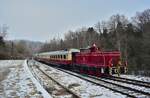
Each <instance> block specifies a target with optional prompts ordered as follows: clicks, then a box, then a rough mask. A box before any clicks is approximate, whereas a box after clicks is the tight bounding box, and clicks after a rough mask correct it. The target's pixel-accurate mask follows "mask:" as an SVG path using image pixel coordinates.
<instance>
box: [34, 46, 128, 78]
mask: <svg viewBox="0 0 150 98" xmlns="http://www.w3.org/2000/svg"><path fill="white" fill-rule="evenodd" d="M35 58H36V59H37V60H39V61H44V62H49V63H54V64H57V65H60V66H61V67H64V68H67V69H70V70H74V71H78V72H80V73H82V74H89V75H94V76H101V75H112V74H120V73H126V69H127V68H126V63H123V62H122V61H121V59H120V52H118V51H113V52H103V51H100V50H98V48H97V46H96V45H95V44H93V46H92V47H91V48H88V49H80V50H78V49H69V50H61V51H52V52H44V53H39V54H36V55H35Z"/></svg>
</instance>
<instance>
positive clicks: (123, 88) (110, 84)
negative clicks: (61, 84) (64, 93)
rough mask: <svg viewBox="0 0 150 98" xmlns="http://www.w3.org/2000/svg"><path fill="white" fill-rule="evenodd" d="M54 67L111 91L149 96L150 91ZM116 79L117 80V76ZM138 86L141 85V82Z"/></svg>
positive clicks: (136, 95) (136, 96)
mask: <svg viewBox="0 0 150 98" xmlns="http://www.w3.org/2000/svg"><path fill="white" fill-rule="evenodd" d="M46 64H47V63H46ZM49 65H50V64H49ZM55 68H56V69H58V70H60V71H63V72H65V73H68V74H71V75H73V76H76V77H78V78H81V79H83V80H86V81H88V82H91V83H93V84H96V85H99V86H102V87H105V88H108V89H110V90H112V91H115V92H118V93H121V94H123V95H127V96H128V97H133V98H139V97H140V98H141V97H142V98H150V93H149V92H144V91H142V90H138V89H134V88H132V87H128V86H123V85H120V84H117V83H113V82H110V81H106V80H104V79H103V78H98V77H94V76H89V75H84V76H83V75H80V74H78V73H74V72H71V71H68V70H64V69H61V68H58V67H55ZM107 79H108V78H107ZM112 79H115V77H114V78H112ZM117 79H118V80H119V78H117ZM117 79H116V81H117ZM120 81H121V80H120ZM128 82H129V81H128ZM126 83H127V82H126ZM132 84H133V83H132ZM134 85H136V83H134ZM140 86H142V84H141V85H140Z"/></svg>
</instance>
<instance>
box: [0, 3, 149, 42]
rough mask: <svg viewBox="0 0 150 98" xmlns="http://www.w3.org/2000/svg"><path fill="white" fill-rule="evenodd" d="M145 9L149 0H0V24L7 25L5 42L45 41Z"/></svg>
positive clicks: (130, 15) (129, 15)
mask: <svg viewBox="0 0 150 98" xmlns="http://www.w3.org/2000/svg"><path fill="white" fill-rule="evenodd" d="M148 8H150V0H0V25H2V24H7V25H8V26H9V30H8V35H7V39H27V40H34V41H46V40H47V41H48V40H50V39H52V38H53V37H58V36H60V37H63V35H64V33H65V32H67V31H68V30H76V29H78V28H80V27H82V26H86V27H88V26H93V25H94V24H95V23H97V22H98V21H101V20H108V19H109V17H110V16H111V15H113V14H117V13H119V14H124V15H126V16H127V17H132V16H134V15H135V13H136V12H137V11H139V12H141V11H143V10H145V9H148Z"/></svg>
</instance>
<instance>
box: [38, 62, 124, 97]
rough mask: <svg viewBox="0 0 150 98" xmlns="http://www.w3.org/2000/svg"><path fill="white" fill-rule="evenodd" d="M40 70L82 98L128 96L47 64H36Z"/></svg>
mask: <svg viewBox="0 0 150 98" xmlns="http://www.w3.org/2000/svg"><path fill="white" fill-rule="evenodd" d="M36 65H39V66H40V68H42V69H43V70H45V71H46V72H48V74H49V75H50V76H52V77H53V78H54V79H55V80H57V81H59V82H60V83H61V84H63V85H65V86H66V87H68V88H70V89H71V90H72V91H74V92H76V93H77V94H78V95H80V96H81V98H126V96H124V95H122V94H120V93H116V92H113V91H111V90H109V89H106V88H103V87H100V86H97V85H94V84H92V83H90V82H87V81H84V80H82V79H80V78H77V77H75V76H72V75H69V74H67V73H64V72H61V71H59V70H57V69H54V68H52V67H48V66H46V65H45V64H41V63H39V62H36Z"/></svg>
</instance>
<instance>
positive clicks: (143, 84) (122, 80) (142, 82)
mask: <svg viewBox="0 0 150 98" xmlns="http://www.w3.org/2000/svg"><path fill="white" fill-rule="evenodd" d="M103 78H105V79H109V80H114V81H119V82H123V83H128V84H133V85H136V86H137V85H138V86H142V87H145V88H149V89H150V82H144V81H139V80H133V79H128V78H123V77H117V76H109V77H103Z"/></svg>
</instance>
